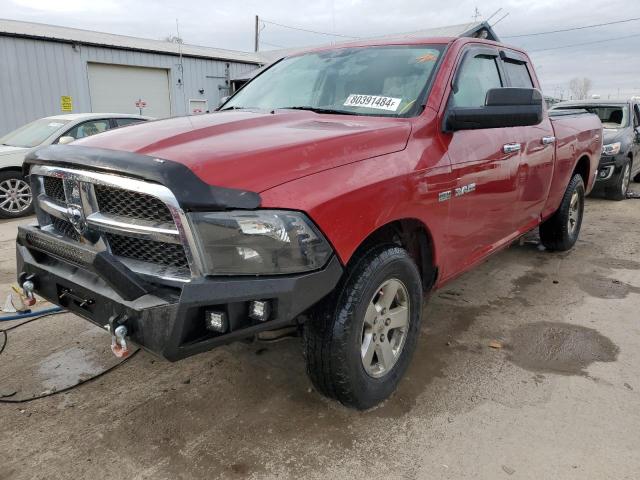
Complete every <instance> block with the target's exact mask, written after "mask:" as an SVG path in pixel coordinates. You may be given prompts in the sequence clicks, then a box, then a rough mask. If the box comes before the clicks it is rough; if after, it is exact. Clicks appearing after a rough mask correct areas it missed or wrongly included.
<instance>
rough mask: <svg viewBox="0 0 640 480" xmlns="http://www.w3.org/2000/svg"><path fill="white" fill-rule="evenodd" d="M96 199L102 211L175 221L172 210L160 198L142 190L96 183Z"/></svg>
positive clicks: (159, 220) (132, 216)
mask: <svg viewBox="0 0 640 480" xmlns="http://www.w3.org/2000/svg"><path fill="white" fill-rule="evenodd" d="M94 188H95V192H96V199H97V200H98V208H99V210H100V211H101V212H102V213H109V214H111V215H118V216H121V217H129V218H144V219H147V220H154V221H157V222H173V217H171V212H170V211H169V209H168V208H167V206H166V205H165V204H164V203H162V201H160V200H159V199H157V198H155V197H152V196H151V195H147V194H145V193H140V192H132V191H130V190H123V189H121V188H113V187H107V186H105V185H96V186H95V187H94Z"/></svg>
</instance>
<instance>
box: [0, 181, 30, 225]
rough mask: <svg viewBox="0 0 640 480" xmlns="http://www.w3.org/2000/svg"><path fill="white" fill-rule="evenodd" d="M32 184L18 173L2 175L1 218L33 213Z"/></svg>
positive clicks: (0, 189)
mask: <svg viewBox="0 0 640 480" xmlns="http://www.w3.org/2000/svg"><path fill="white" fill-rule="evenodd" d="M32 201H33V197H32V194H31V186H30V185H29V184H28V183H27V181H26V180H25V179H24V178H23V177H22V176H20V175H19V174H18V173H10V172H8V175H7V173H5V174H3V175H2V176H1V177H0V218H16V217H21V216H23V215H27V214H29V213H31V210H32V208H31V204H32Z"/></svg>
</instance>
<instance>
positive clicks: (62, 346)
mask: <svg viewBox="0 0 640 480" xmlns="http://www.w3.org/2000/svg"><path fill="white" fill-rule="evenodd" d="M135 350H136V349H134V351H135ZM121 362H122V359H119V358H116V357H115V356H114V355H113V354H112V353H111V339H110V337H109V334H108V333H107V332H105V331H104V330H102V329H100V328H98V327H96V326H94V325H93V324H91V323H90V322H87V321H86V320H83V319H81V318H79V317H77V316H75V315H73V314H70V313H62V314H59V315H52V316H47V317H43V318H40V319H37V320H34V321H32V322H28V323H25V324H24V325H21V326H19V327H17V328H15V329H12V330H11V331H9V332H8V333H7V344H6V346H5V349H4V351H3V352H2V354H1V355H0V391H2V392H3V393H4V395H6V398H5V401H13V402H16V401H22V400H27V399H31V398H34V397H37V396H40V395H43V394H46V393H49V392H54V391H60V390H64V389H67V388H69V387H72V386H75V385H77V384H79V383H82V382H84V381H87V380H89V379H91V378H93V377H95V376H96V375H99V374H100V373H102V372H104V371H106V370H109V369H110V368H112V367H114V366H116V365H118V364H119V363H121Z"/></svg>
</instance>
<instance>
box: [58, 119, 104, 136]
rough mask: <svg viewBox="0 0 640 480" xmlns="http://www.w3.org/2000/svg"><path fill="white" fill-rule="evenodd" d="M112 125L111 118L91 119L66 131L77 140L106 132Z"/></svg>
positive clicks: (67, 134) (66, 134)
mask: <svg viewBox="0 0 640 480" xmlns="http://www.w3.org/2000/svg"><path fill="white" fill-rule="evenodd" d="M110 127H111V126H110V124H109V120H90V121H88V122H84V123H81V124H80V125H77V126H75V127H74V128H72V129H71V130H69V131H68V132H67V133H65V136H69V137H73V138H75V139H76V140H77V139H79V138H84V137H90V136H91V135H95V134H97V133H102V132H105V131H107V130H109V128H110Z"/></svg>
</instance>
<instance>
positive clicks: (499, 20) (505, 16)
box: [491, 12, 509, 27]
mask: <svg viewBox="0 0 640 480" xmlns="http://www.w3.org/2000/svg"><path fill="white" fill-rule="evenodd" d="M508 16H509V12H507V13H505V14H504V15H503V16H501V17H500V18H499V19H498V20H496V22H495V23H494V24H493V25H491V26H492V27H495V26H496V25H497V24H498V23H500V22H501V21H502V20H504V19H505V18H507V17H508Z"/></svg>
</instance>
